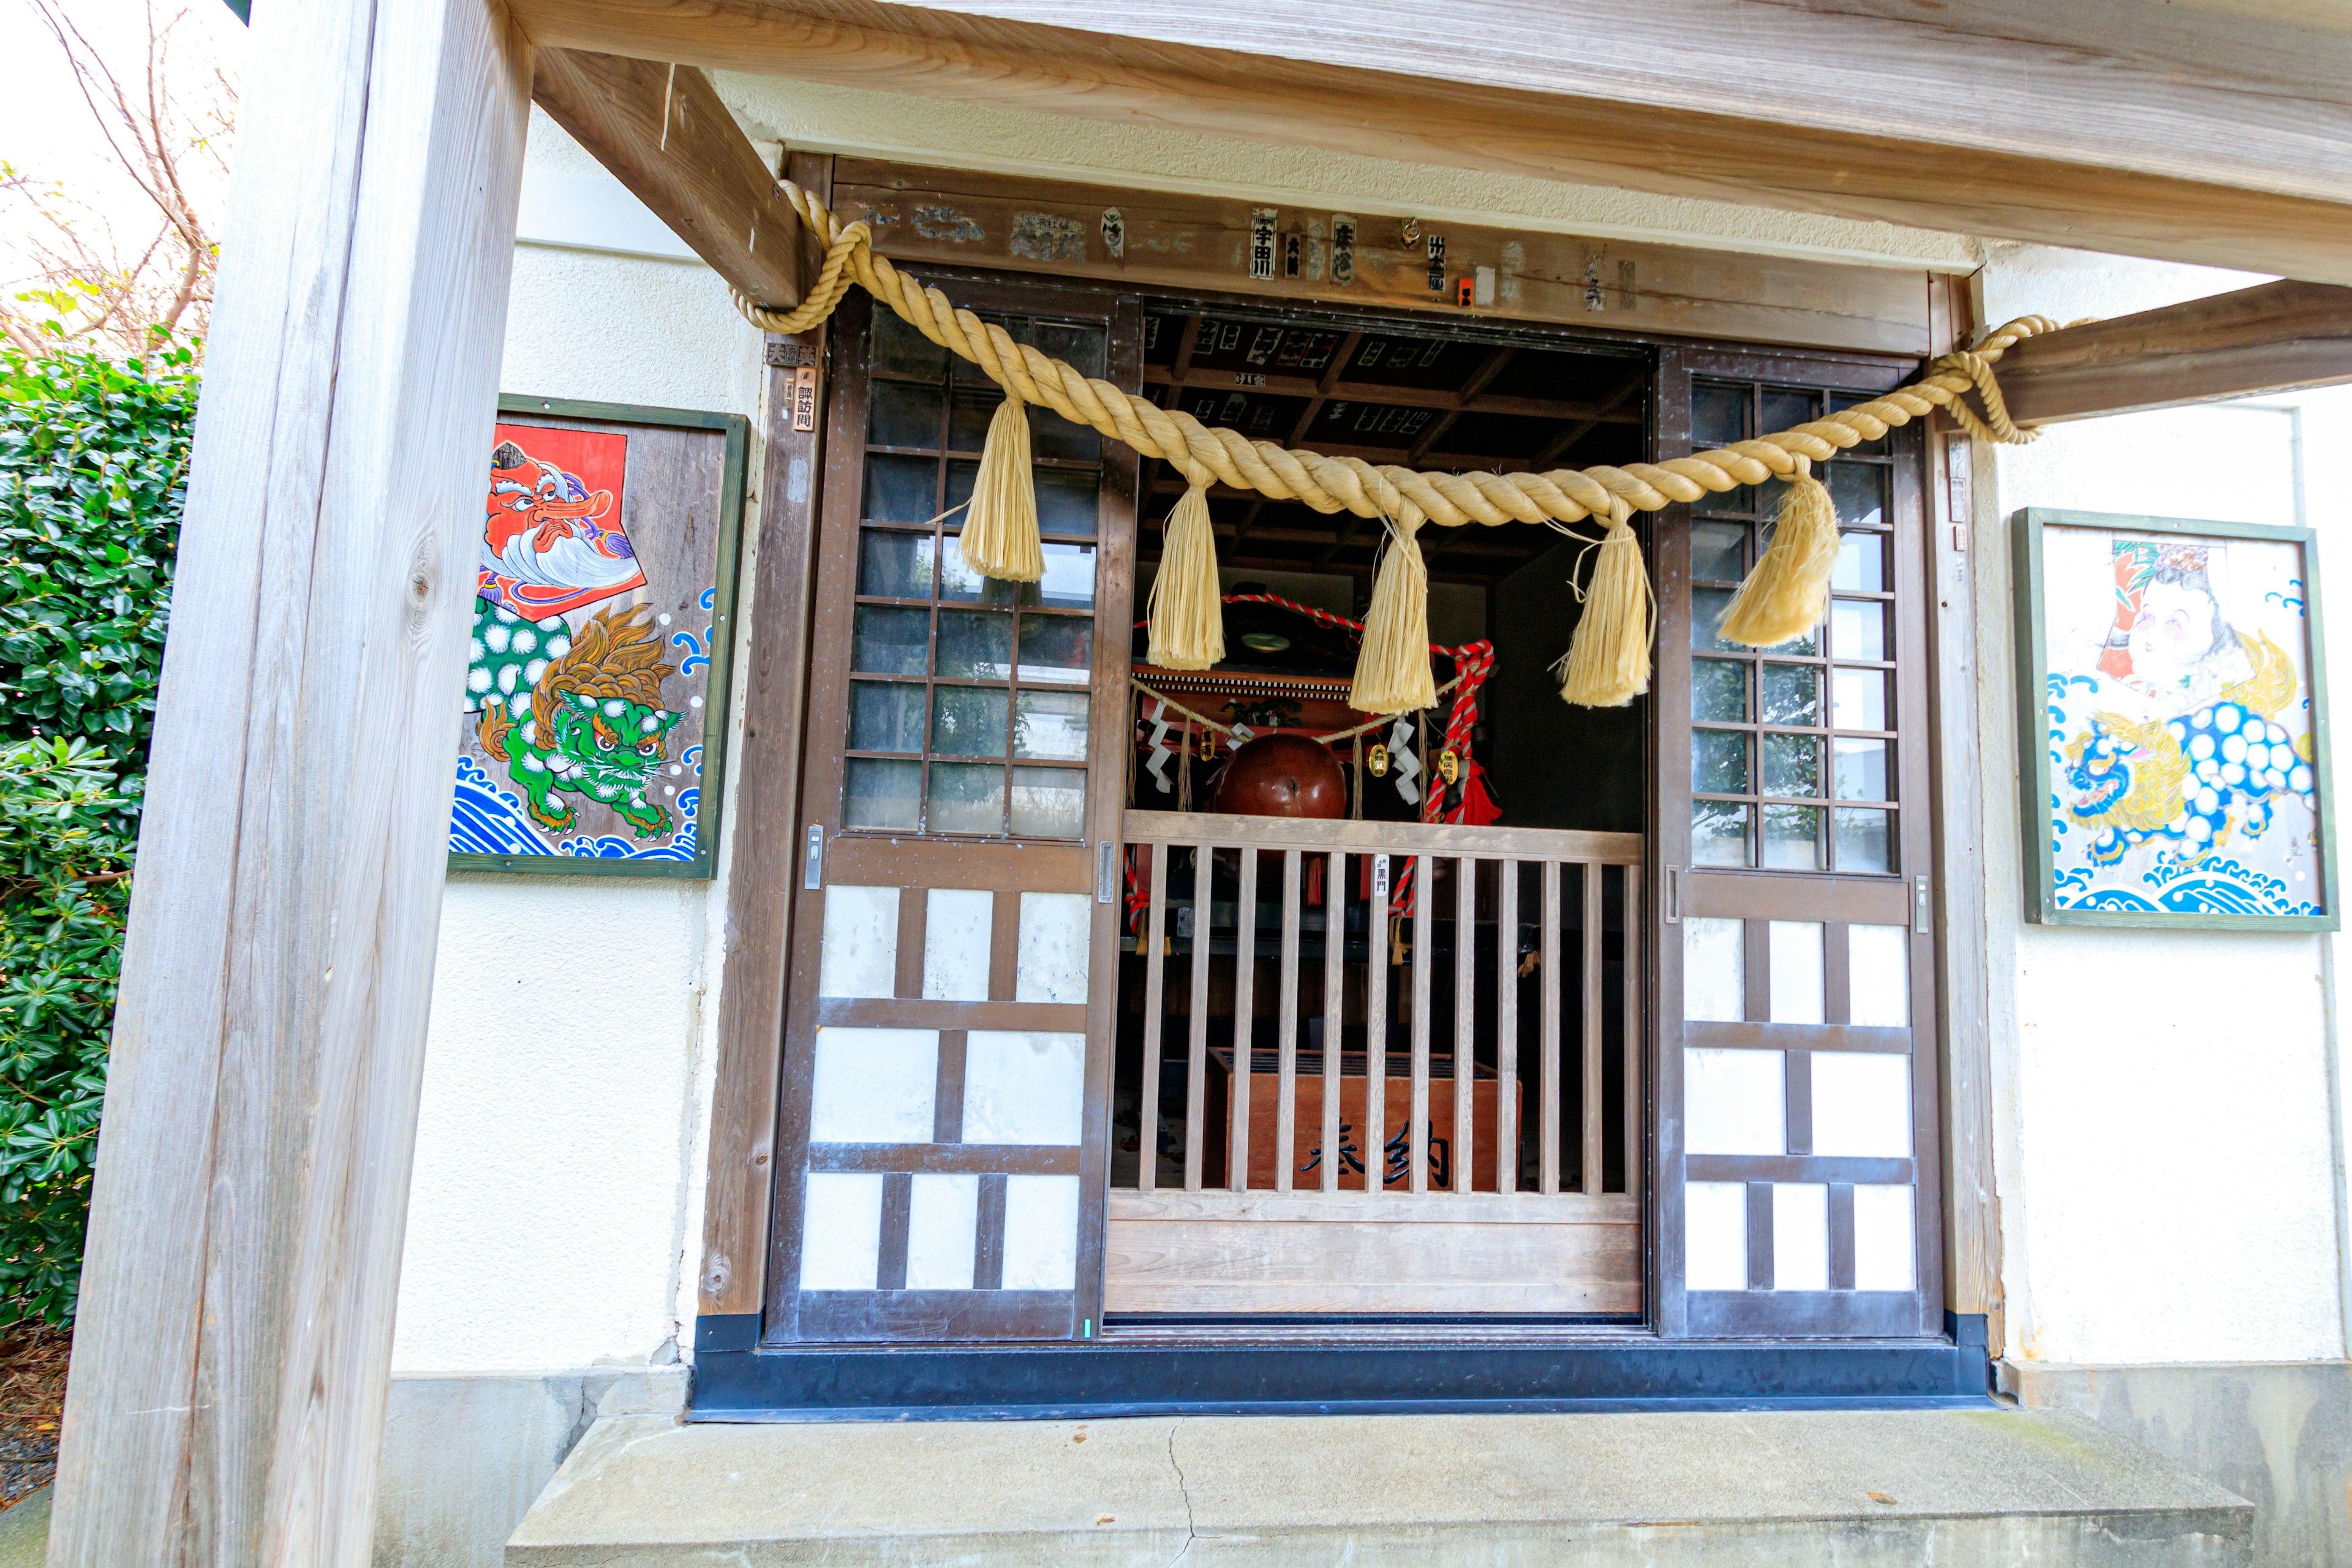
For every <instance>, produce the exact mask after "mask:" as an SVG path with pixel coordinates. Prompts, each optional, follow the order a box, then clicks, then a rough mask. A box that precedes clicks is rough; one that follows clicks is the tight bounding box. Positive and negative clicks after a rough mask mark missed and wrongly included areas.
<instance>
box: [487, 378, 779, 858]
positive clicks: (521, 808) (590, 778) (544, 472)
mask: <svg viewBox="0 0 2352 1568" xmlns="http://www.w3.org/2000/svg"><path fill="white" fill-rule="evenodd" d="M803 374H807V375H809V376H811V377H814V374H815V369H814V366H808V367H804V370H803ZM812 415H814V410H812ZM750 444H751V426H750V424H749V422H748V421H746V420H745V419H743V418H742V417H741V416H739V415H732V414H703V413H694V412H689V411H685V410H678V409H666V408H639V407H630V406H624V405H614V404H604V403H576V402H569V401H566V400H563V399H560V398H538V397H502V398H500V399H499V421H498V426H497V428H496V429H495V430H494V431H493V433H492V435H491V440H490V449H489V451H488V454H486V455H487V457H488V474H487V476H486V479H487V481H488V482H487V487H486V489H485V491H484V503H483V511H482V539H481V551H480V554H479V557H478V562H477V565H476V585H475V599H474V615H473V637H472V643H471V647H470V650H469V657H468V660H467V669H466V697H465V715H464V721H463V723H462V725H461V726H460V729H459V732H458V735H457V777H456V794H455V800H454V803H453V806H452V810H451V814H450V819H449V864H450V867H451V868H452V869H455V870H473V871H526V872H529V873H530V874H531V875H534V876H548V875H562V874H567V873H570V874H579V873H583V872H584V873H603V874H605V875H614V874H619V875H626V876H639V877H646V876H655V877H708V876H709V875H710V870H711V861H712V846H713V843H714V841H715V839H716V837H717V834H718V826H719V790H720V787H721V784H722V781H723V780H724V778H725V773H726V769H725V748H726V710H727V655H728V649H729V647H730V644H731V643H732V641H733V640H734V639H733V634H734V628H735V557H736V545H737V542H738V540H739V537H740V532H741V523H742V507H743V481H744V472H745V468H746V458H747V457H748V453H749V448H750Z"/></svg>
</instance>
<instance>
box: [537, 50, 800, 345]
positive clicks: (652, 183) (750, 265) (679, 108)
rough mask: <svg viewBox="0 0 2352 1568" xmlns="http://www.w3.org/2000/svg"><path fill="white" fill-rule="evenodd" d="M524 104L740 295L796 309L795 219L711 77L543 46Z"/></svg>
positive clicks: (690, 70) (797, 251)
mask: <svg viewBox="0 0 2352 1568" xmlns="http://www.w3.org/2000/svg"><path fill="white" fill-rule="evenodd" d="M531 97H532V99H533V100H535V101H536V102H537V103H538V104H539V106H540V107H541V109H544V110H547V112H548V113H549V114H550V115H551V116H553V117H554V119H555V122H556V123H557V124H558V125H561V126H562V127H563V129H564V130H566V131H568V132H571V133H572V140H573V141H575V142H579V143H580V144H581V145H582V146H583V147H585V148H586V149H588V151H589V152H590V153H593V155H594V156H595V159H596V161H597V162H598V163H602V164H604V167H605V168H606V169H607V170H609V171H610V172H611V173H612V174H613V176H614V178H615V179H617V180H619V181H620V182H621V184H624V185H626V186H627V187H628V188H629V190H630V192H631V194H633V195H635V197H636V198H637V199H638V200H639V201H641V202H643V203H645V204H646V206H648V207H650V208H652V209H653V212H654V216H656V217H658V218H660V219H661V220H662V221H663V222H664V223H666V224H667V225H669V226H670V229H671V231H672V232H674V233H675V234H676V235H677V237H679V238H680V239H682V240H684V241H686V243H687V244H688V246H690V247H693V250H694V253H695V254H696V255H697V256H699V257H700V258H702V259H703V260H705V261H707V262H709V264H710V265H711V267H712V268H714V269H715V270H716V271H717V272H718V273H719V276H720V277H721V278H724V279H727V281H728V282H729V283H730V284H732V285H733V286H734V287H735V288H736V289H740V290H741V291H742V292H743V294H744V295H745V296H746V297H748V298H750V299H751V300H756V301H757V302H759V303H761V304H763V305H779V306H792V305H797V304H799V303H800V300H801V290H802V283H801V257H800V248H801V247H800V245H799V234H800V226H801V223H800V219H799V218H798V217H797V216H794V214H793V209H792V206H791V205H790V204H789V203H787V202H786V201H785V200H784V199H783V197H782V195H780V194H778V192H777V190H776V183H775V176H774V174H773V173H772V171H770V170H769V168H768V167H767V165H766V164H765V163H762V162H761V158H760V154H759V152H758V150H757V149H756V148H754V147H753V146H752V145H751V139H750V138H748V137H746V136H745V135H744V134H743V132H742V131H741V129H740V127H738V126H737V125H736V123H735V117H734V116H733V115H731V114H730V113H728V111H727V106H726V105H725V104H723V103H721V102H719V95H718V93H716V92H715V91H713V90H712V89H711V86H710V79H709V78H708V77H706V76H704V75H703V74H702V72H700V71H699V70H697V69H696V68H694V67H692V66H685V65H664V64H660V63H657V62H656V61H652V60H640V59H629V58H623V57H621V56H619V55H598V54H589V53H586V52H584V51H582V50H574V49H542V50H541V51H540V53H539V58H538V63H537V69H536V71H535V72H534V74H533V79H532V81H531Z"/></svg>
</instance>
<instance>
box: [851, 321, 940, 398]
mask: <svg viewBox="0 0 2352 1568" xmlns="http://www.w3.org/2000/svg"><path fill="white" fill-rule="evenodd" d="M866 363H867V364H870V365H872V366H873V367H874V368H875V369H876V370H879V371H888V372H890V373H892V374H899V375H928V376H929V377H931V378H932V379H933V380H937V379H938V378H939V377H940V375H942V374H945V373H946V371H947V368H948V351H947V350H945V349H943V348H941V347H940V345H939V344H937V343H935V342H931V341H930V340H929V338H926V337H925V336H923V334H922V333H920V332H919V331H915V329H914V328H912V327H910V326H908V324H907V323H906V322H905V321H900V320H899V319H898V312H897V311H895V310H887V309H883V308H880V307H877V309H876V310H875V311H874V342H873V347H872V348H871V349H870V350H869V351H868V352H867V353H866Z"/></svg>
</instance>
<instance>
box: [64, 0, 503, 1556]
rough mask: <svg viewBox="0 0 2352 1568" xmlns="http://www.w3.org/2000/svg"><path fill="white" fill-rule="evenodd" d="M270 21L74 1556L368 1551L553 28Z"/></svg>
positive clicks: (192, 600) (226, 299)
mask: <svg viewBox="0 0 2352 1568" xmlns="http://www.w3.org/2000/svg"><path fill="white" fill-rule="evenodd" d="M253 26H254V48H253V54H252V58H253V60H254V61H255V66H256V69H255V72H254V74H253V76H252V77H251V78H250V79H248V81H247V88H246V93H245V100H244V105H243V121H242V124H241V125H240V127H239V129H240V131H241V132H242V134H241V137H240V140H239V146H238V166H237V183H236V201H235V205H233V207H232V208H231V210H230V214H229V230H228V237H227V239H226V242H225V243H224V244H223V246H222V247H221V248H222V262H221V275H220V280H219V289H218V294H217V298H216V303H215V306H214V308H213V318H212V341H211V350H210V353H209V354H208V355H207V357H206V361H205V384H204V396H203V402H202V405H201V408H200V412H199V414H198V416H197V421H196V435H195V447H194V457H193V462H192V467H191V470H190V477H189V483H188V502H187V515H186V522H185V525H184V529H183V531H182V533H181V536H180V550H179V561H178V566H177V574H176V578H175V581H174V586H173V613H172V627H171V637H170V642H169V644H168V645H167V647H166V650H165V655H164V661H163V687H162V690H161V693H160V696H159V700H158V702H157V708H156V716H155V736H154V747H153V753H152V763H151V772H150V773H149V783H148V790H147V804H146V809H145V812H144V814H143V816H142V826H141V830H140V842H139V875H138V878H137V882H136V891H135V892H134V893H133V895H132V899H131V925H130V937H129V942H128V946H127V947H126V949H125V952H124V954H123V963H122V978H121V993H120V999H119V1001H118V1003H117V1005H116V1012H115V1023H114V1039H113V1058H112V1064H111V1068H110V1072H109V1075H108V1081H107V1089H106V1111H105V1123H104V1125H105V1131H104V1132H103V1133H102V1135H101V1137H100V1144H99V1153H98V1175H97V1182H96V1186H95V1189H94V1192H93V1194H92V1202H91V1209H90V1225H89V1252H88V1258H87V1261H86V1263H85V1265H84V1267H83V1270H82V1276H81V1306H80V1313H79V1321H78V1322H77V1324H76V1329H75V1334H74V1347H73V1367H72V1377H71V1381H70V1383H69V1384H68V1390H67V1395H66V1414H65V1421H64V1430H63V1433H62V1435H61V1436H62V1452H61V1454H60V1456H59V1461H58V1480H57V1493H56V1503H55V1513H54V1515H53V1516H52V1520H51V1523H50V1529H49V1541H48V1561H49V1562H50V1563H54V1564H58V1568H124V1565H126V1564H131V1563H190V1564H204V1565H205V1568H246V1565H259V1564H264V1563H267V1564H294V1563H301V1564H318V1565H320V1568H362V1565H363V1564H365V1563H367V1562H368V1560H369V1552H370V1531H371V1525H372V1521H373V1508H374V1500H375V1489H376V1464H377V1450H378V1447H379V1444H380V1441H381V1438H382V1436H383V1409H384V1398H385V1390H386V1386H387V1383H388V1379H389V1372H390V1366H391V1357H392V1334H393V1310H394V1299H395V1297H396V1294H397V1289H398V1282H399V1278H400V1259H401V1247H402V1241H403V1231H404V1225H405V1221H406V1216H407V1207H408V1179H409V1168H410V1162H411V1155H412V1152H413V1150H414V1145H415V1136H416V1108H417V1095H418V1087H419V1081H420V1078H421V1075H422V1072H423V1068H424V1061H425V1015H426V1007H427V1004H428V1003H429V1001H430V999H431V995H432V989H433V960H434V945H435V941H436V935H437V931H438V925H439V920H440V910H441V891H442V886H443V883H444V881H445V879H446V867H447V863H448V842H449V799H450V797H449V768H450V758H451V756H452V752H451V751H450V746H451V744H452V742H453V741H454V739H455V737H456V736H457V721H458V703H459V699H460V695H461V692H462V689H463V683H464V679H465V668H466V643H467V628H468V626H469V624H470V621H471V615H472V605H473V603H474V582H475V568H476V564H477V561H478V556H479V553H480V550H481V532H480V529H481V525H480V523H479V521H478V517H479V514H480V509H481V504H482V485H483V477H484V471H485V470H484V463H485V458H486V456H487V454H488V451H489V446H490V433H491V424H492V421H493V419H494V417H495V407H496V402H497V397H498V384H499V357H500V353H501V345H502V343H503V342H504V340H505V333H506V315H507V285H508V278H509V270H510V268H511V266H512V262H513V253H514V232H515V211H516V206H517V204H518V201H519V199H520V190H521V179H522V158H523V142H524V139H525V136H526V134H527V132H528V128H529V123H530V44H529V42H528V41H527V40H526V39H525V38H524V37H523V36H522V35H521V33H520V30H519V29H517V28H516V27H515V26H513V25H512V24H511V22H510V21H509V17H508V16H507V14H506V11H505V8H504V6H503V5H499V3H498V0H399V3H394V0H341V3H339V4H334V5H268V6H262V7H257V15H256V16H255V17H254V19H253Z"/></svg>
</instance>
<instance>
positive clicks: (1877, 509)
mask: <svg viewBox="0 0 2352 1568" xmlns="http://www.w3.org/2000/svg"><path fill="white" fill-rule="evenodd" d="M1829 469H1830V472H1829V487H1830V500H1832V502H1834V503H1835V504H1836V506H1837V514H1838V521H1840V522H1843V523H1849V524H1852V523H1869V524H1872V525H1878V524H1883V523H1885V521H1886V477H1887V474H1888V472H1889V470H1887V469H1885V468H1880V467H1878V466H1877V465H1876V464H1875V463H1832V464H1831V465H1830V466H1829Z"/></svg>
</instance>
